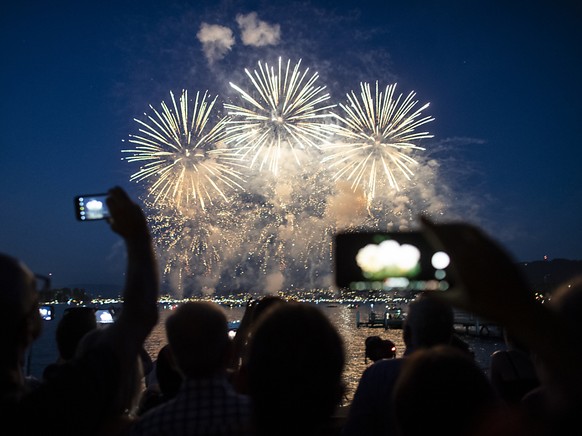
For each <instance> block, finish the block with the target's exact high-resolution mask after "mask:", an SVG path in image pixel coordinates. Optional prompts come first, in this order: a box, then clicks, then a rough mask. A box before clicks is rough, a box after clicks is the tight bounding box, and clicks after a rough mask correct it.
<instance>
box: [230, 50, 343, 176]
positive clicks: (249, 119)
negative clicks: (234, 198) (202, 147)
mask: <svg viewBox="0 0 582 436" xmlns="http://www.w3.org/2000/svg"><path fill="white" fill-rule="evenodd" d="M258 65H259V69H258V70H255V71H253V72H252V73H251V72H250V71H249V70H247V69H245V73H246V75H247V76H248V78H249V79H250V80H251V82H252V84H253V86H254V90H255V91H256V92H255V93H253V95H254V96H253V95H251V93H250V92H247V91H244V90H243V89H242V88H240V87H239V86H237V85H235V84H233V83H230V86H231V87H232V88H233V89H235V90H236V91H237V92H239V93H240V95H241V97H242V99H243V100H244V101H245V102H246V105H245V106H237V105H234V104H225V105H224V107H225V109H227V111H228V115H229V116H230V117H231V120H230V121H229V122H228V124H227V127H226V130H227V137H226V142H227V144H229V145H234V147H235V148H237V149H238V152H239V153H240V154H241V155H243V156H244V157H245V158H247V159H248V158H249V156H252V157H251V162H250V167H251V168H252V167H253V166H254V165H255V164H256V163H257V162H258V163H259V169H260V170H262V169H263V167H265V166H266V165H267V166H268V168H269V170H270V171H271V172H272V173H274V174H277V172H278V169H279V159H280V158H281V154H282V151H283V150H290V151H291V152H292V153H293V156H294V157H295V161H296V162H297V164H298V165H301V162H300V159H299V156H298V150H306V151H307V150H309V149H310V148H316V149H319V148H320V147H321V145H322V143H323V142H325V141H327V140H329V138H330V136H331V135H332V134H333V133H334V132H335V131H336V126H335V124H334V123H331V121H332V120H333V114H332V113H331V112H330V109H332V108H333V107H335V106H336V105H325V104H324V102H325V101H327V100H328V99H329V94H328V93H324V90H325V86H317V85H316V82H317V80H318V79H319V74H317V73H314V74H313V75H311V77H309V78H308V77H307V76H308V73H309V69H306V70H305V71H303V72H302V71H300V69H299V68H300V65H301V60H299V62H298V63H297V64H296V65H295V66H294V67H293V69H292V70H291V61H290V60H288V61H287V65H286V66H285V67H283V65H282V63H281V58H279V65H278V69H276V70H275V69H274V68H273V67H269V65H268V64H267V63H265V64H264V65H263V64H262V63H261V62H258Z"/></svg>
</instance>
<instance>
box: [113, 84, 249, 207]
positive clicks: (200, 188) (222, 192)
mask: <svg viewBox="0 0 582 436" xmlns="http://www.w3.org/2000/svg"><path fill="white" fill-rule="evenodd" d="M170 95H171V98H172V106H171V107H169V106H168V105H167V104H166V103H165V102H162V103H161V106H162V109H161V111H158V110H156V109H155V108H154V107H153V106H151V105H150V108H151V110H152V111H153V113H154V115H147V114H145V115H146V116H147V118H148V120H149V124H148V123H147V122H144V121H141V120H138V119H135V121H136V122H137V123H138V124H139V125H140V126H141V127H140V129H139V132H140V134H138V135H129V136H130V139H129V142H131V143H133V144H136V147H135V149H125V150H122V152H124V153H131V154H132V155H131V156H128V157H125V158H123V159H125V160H127V161H128V162H139V163H140V164H142V166H140V168H139V170H138V171H137V172H136V173H134V174H133V175H132V176H131V178H130V180H132V181H136V182H140V181H142V180H148V181H150V185H149V186H148V191H149V195H153V196H154V198H155V200H154V202H158V201H168V200H170V199H171V200H172V201H173V202H174V204H175V206H176V207H182V206H186V207H187V206H191V205H192V203H197V204H198V205H199V206H200V207H201V208H202V209H203V210H204V209H206V208H207V206H208V203H210V204H212V203H213V201H214V200H215V198H216V196H217V195H218V196H220V197H222V199H223V200H225V201H226V200H228V198H227V195H226V189H229V190H233V189H234V190H236V189H243V187H242V185H241V183H242V182H244V180H243V178H242V175H241V173H240V171H238V170H237V169H236V168H237V167H242V164H241V163H240V160H241V159H240V156H237V155H236V154H235V153H234V152H232V151H229V150H226V149H223V148H222V149H221V148H217V144H218V143H219V142H220V141H222V140H223V139H224V136H225V127H226V124H227V122H228V119H227V118H226V117H225V118H222V119H220V120H219V121H218V122H217V123H216V124H215V125H214V126H212V127H210V123H209V120H210V114H211V112H212V109H213V107H214V104H215V102H216V98H217V97H215V98H214V99H213V100H210V97H209V96H208V94H207V93H206V92H205V93H204V95H203V96H202V97H201V96H200V93H199V92H197V93H196V100H195V101H194V104H193V106H192V107H191V108H190V107H189V100H188V92H187V91H185V90H184V91H182V95H181V96H180V101H179V105H178V104H177V103H176V99H175V98H174V94H173V93H172V92H170ZM143 162H145V164H143Z"/></svg>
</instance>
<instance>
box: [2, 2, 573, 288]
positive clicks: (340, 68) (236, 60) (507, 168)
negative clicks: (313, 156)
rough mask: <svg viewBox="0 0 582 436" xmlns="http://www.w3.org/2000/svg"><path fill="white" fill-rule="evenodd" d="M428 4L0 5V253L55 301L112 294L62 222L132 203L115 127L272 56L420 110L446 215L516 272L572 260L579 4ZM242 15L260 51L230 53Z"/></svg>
mask: <svg viewBox="0 0 582 436" xmlns="http://www.w3.org/2000/svg"><path fill="white" fill-rule="evenodd" d="M375 3H378V4H380V3H381V4H383V6H377V5H375ZM392 3H394V4H392ZM428 3H429V2H419V1H417V2H414V1H413V2H361V1H360V2H356V1H312V2H297V3H293V2H286V1H285V2H284V1H281V2H277V1H265V2H248V1H242V0H241V1H226V2H215V1H205V2H199V1H196V2H194V1H191V2H160V1H123V0H120V1H117V2H102V1H83V2H72V1H62V2H42V1H33V2H31V1H22V2H18V5H17V6H16V2H9V3H7V4H5V5H3V6H1V7H0V44H1V47H2V59H3V61H2V64H3V66H2V68H0V95H1V96H2V99H1V100H0V132H1V133H0V145H1V147H2V153H1V157H0V173H1V174H2V178H1V182H2V183H0V203H1V210H2V212H1V213H0V250H1V251H3V252H7V253H10V254H13V255H15V256H17V257H20V258H21V259H23V260H24V261H25V262H26V263H27V264H28V265H30V267H31V268H32V269H33V270H35V271H36V272H38V273H43V274H47V273H49V272H51V273H52V274H53V277H54V284H55V285H56V286H62V285H67V284H76V283H116V284H117V283H121V282H122V281H123V270H124V261H123V246H122V245H121V244H120V242H119V238H118V237H117V236H116V235H114V234H112V233H111V232H110V231H109V230H108V228H107V225H106V224H105V223H103V222H97V223H79V222H77V221H76V220H75V216H74V213H73V206H72V203H73V197H74V196H75V195H78V194H84V193H98V192H103V191H106V190H107V189H108V188H109V187H111V186H113V185H120V186H123V187H124V188H126V189H127V190H128V191H129V192H130V193H131V194H132V195H133V196H134V197H136V198H137V197H138V196H140V195H142V194H143V191H142V187H141V186H138V185H135V184H133V183H131V182H130V181H129V175H130V174H131V173H132V172H133V171H134V170H135V168H133V167H131V166H130V165H129V164H128V163H127V162H124V161H122V160H121V157H122V153H121V149H122V148H123V145H124V144H123V143H122V140H123V139H126V138H127V136H128V134H130V133H132V132H134V131H135V123H134V121H133V118H134V117H139V116H141V114H142V113H143V112H144V111H146V110H147V109H148V105H149V104H152V105H154V106H157V105H158V104H159V102H161V101H162V100H164V99H166V100H167V99H168V93H169V91H170V90H173V91H174V92H176V93H179V92H180V90H181V89H183V88H187V89H190V90H192V91H196V90H201V91H204V90H206V89H208V90H209V91H210V92H211V93H212V94H214V95H216V94H220V95H226V96H227V97H228V92H230V91H229V89H228V81H229V80H230V81H233V82H236V81H237V80H239V79H240V78H241V77H242V76H243V74H244V73H243V71H244V68H245V67H248V68H254V67H255V65H256V61H257V60H260V59H268V60H272V59H274V58H276V57H275V56H279V55H282V56H287V57H290V58H294V59H297V58H302V59H303V64H304V65H306V66H309V67H310V68H312V69H314V70H317V71H319V72H320V74H321V80H322V81H323V83H325V84H326V85H327V86H328V88H329V90H330V92H331V94H332V98H333V99H334V100H342V99H343V97H344V96H345V93H346V92H348V91H349V90H351V89H357V88H358V86H359V85H358V84H359V82H360V81H369V82H374V81H376V80H380V81H381V82H382V83H384V84H389V83H392V82H397V83H398V87H399V90H400V91H401V92H404V93H408V92H409V91H411V90H414V91H416V93H417V98H418V99H419V100H421V101H422V102H427V101H428V102H430V103H431V106H430V110H429V113H430V115H432V116H434V117H435V121H434V122H433V123H431V125H430V131H431V133H433V134H434V135H435V138H434V139H433V140H432V145H433V147H432V148H433V150H432V153H434V154H433V157H434V158H435V159H437V160H439V162H440V164H441V169H442V175H443V183H444V184H446V185H447V186H449V187H450V189H451V191H452V192H453V195H452V196H451V205H450V207H451V209H454V210H455V212H456V215H457V216H459V215H460V216H465V218H466V219H468V220H471V221H475V222H477V223H478V224H480V225H482V226H483V227H484V228H485V229H486V230H487V231H488V232H489V233H490V234H492V235H494V236H495V237H496V238H498V239H499V240H500V241H501V242H502V243H503V244H504V245H505V246H506V247H507V249H508V250H509V251H510V252H511V253H512V254H513V255H514V256H515V257H516V259H517V260H520V261H529V260H536V259H541V258H542V257H543V256H544V255H548V256H549V258H550V259H552V258H568V259H582V231H581V230H580V224H579V222H580V220H581V218H582V206H581V200H582V175H581V174H582V171H580V162H581V161H582V159H581V158H582V153H581V147H580V145H581V144H580V142H581V141H580V131H579V125H580V116H581V115H582V111H581V109H580V101H581V100H582V84H581V80H580V78H581V77H582V67H581V62H582V48H581V47H582V45H581V42H582V26H580V23H581V22H582V13H581V10H580V6H573V5H574V3H575V2H558V3H556V2H550V1H548V2H527V5H522V4H518V3H522V2H505V1H493V2H491V1H476V2H462V1H459V2H450V1H444V2H430V3H431V4H432V5H430V6H429V5H428ZM507 3H511V5H508V4H507ZM251 12H256V13H257V19H258V20H260V21H264V22H265V23H268V24H269V25H270V26H271V29H272V28H273V26H276V25H279V26H280V37H279V40H278V41H277V42H276V43H273V44H271V45H267V46H262V47H257V46H253V45H244V44H243V43H242V41H241V35H240V32H239V31H238V29H239V28H238V24H237V21H236V17H237V15H238V14H249V13H251ZM202 23H209V24H218V25H221V26H223V27H228V28H230V29H232V31H233V36H234V38H235V43H234V45H233V46H232V47H231V49H230V50H228V51H227V52H226V53H225V54H224V55H223V57H222V58H221V59H215V60H214V63H213V64H212V65H209V62H208V59H207V57H205V53H204V52H203V49H202V45H201V43H200V41H199V40H198V38H197V33H198V31H199V29H200V26H201V24H202ZM425 145H426V146H427V149H430V148H431V143H427V144H425ZM464 210H466V214H465V215H464V214H463V211H464Z"/></svg>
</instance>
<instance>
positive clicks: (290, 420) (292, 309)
mask: <svg viewBox="0 0 582 436" xmlns="http://www.w3.org/2000/svg"><path fill="white" fill-rule="evenodd" d="M343 366H344V348H343V343H342V340H341V337H340V335H339V334H338V332H337V330H336V329H335V327H334V326H333V325H332V324H331V322H330V321H329V319H328V318H327V317H326V316H325V315H324V314H323V313H322V312H321V311H320V310H319V309H317V308H315V307H313V306H309V305H307V304H301V303H286V304H277V305H274V306H273V307H272V308H271V309H269V310H267V311H266V312H265V313H264V314H263V316H262V317H261V319H260V320H259V322H258V323H257V325H256V328H255V330H254V332H253V335H252V338H251V343H250V349H249V360H248V376H249V393H250V396H251V398H252V401H253V407H254V416H255V423H256V426H257V431H258V433H259V434H273V433H274V432H275V433H278V434H311V433H314V432H317V431H318V429H319V428H320V427H321V426H322V425H325V424H326V422H327V420H328V419H329V418H330V416H331V414H332V413H333V412H334V410H335V408H336V407H337V405H338V404H339V402H340V400H341V396H342V394H343V384H342V379H341V376H342V371H343Z"/></svg>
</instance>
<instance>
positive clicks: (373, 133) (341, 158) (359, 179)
mask: <svg viewBox="0 0 582 436" xmlns="http://www.w3.org/2000/svg"><path fill="white" fill-rule="evenodd" d="M360 89H361V93H360V99H358V97H357V96H356V94H355V93H354V91H351V93H348V94H346V96H347V98H348V103H347V104H341V103H340V105H339V106H340V107H341V109H342V110H343V116H340V115H337V114H336V118H337V119H338V120H339V122H340V125H339V126H338V130H337V135H338V138H337V140H336V141H335V142H330V143H328V144H327V145H326V146H325V147H324V149H325V151H326V152H327V153H331V154H329V155H328V156H326V157H324V158H323V160H322V163H326V164H328V165H329V169H330V170H333V171H335V173H334V176H333V177H334V179H335V180H339V179H342V178H344V179H347V180H349V181H351V182H352V185H351V187H352V189H353V190H354V191H355V190H356V189H358V187H361V188H363V189H364V191H365V196H366V199H367V201H368V204H371V202H372V200H373V199H374V197H376V190H377V188H379V189H384V187H385V184H384V183H382V184H381V182H384V181H387V182H388V185H389V186H390V187H391V188H392V189H395V190H399V189H400V186H399V184H398V181H397V177H396V175H395V172H396V173H398V174H400V175H402V176H404V177H405V178H406V179H407V180H410V177H411V176H412V175H413V174H414V173H413V172H412V170H411V169H410V166H411V165H414V164H416V163H417V162H416V160H414V159H413V158H412V157H411V156H410V155H409V153H410V151H411V150H424V148H422V147H420V146H418V145H416V144H415V141H418V140H420V139H426V138H432V137H433V135H430V134H429V133H428V132H415V130H416V129H417V128H418V127H420V126H422V125H423V124H426V123H428V122H430V121H433V120H434V118H432V117H430V116H426V117H422V118H420V117H421V113H422V111H423V110H424V109H426V108H427V107H428V106H429V104H428V103H427V104H425V105H424V106H422V107H421V108H419V109H415V106H416V105H417V103H418V101H416V100H414V97H415V96H416V93H414V92H411V93H410V94H408V96H407V97H406V98H404V99H403V98H402V94H400V95H399V96H398V97H397V98H396V99H395V98H394V91H395V89H396V84H392V85H389V86H387V87H386V89H385V90H384V92H380V91H379V89H378V82H376V93H375V95H374V96H372V92H371V90H370V84H369V83H360Z"/></svg>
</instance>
